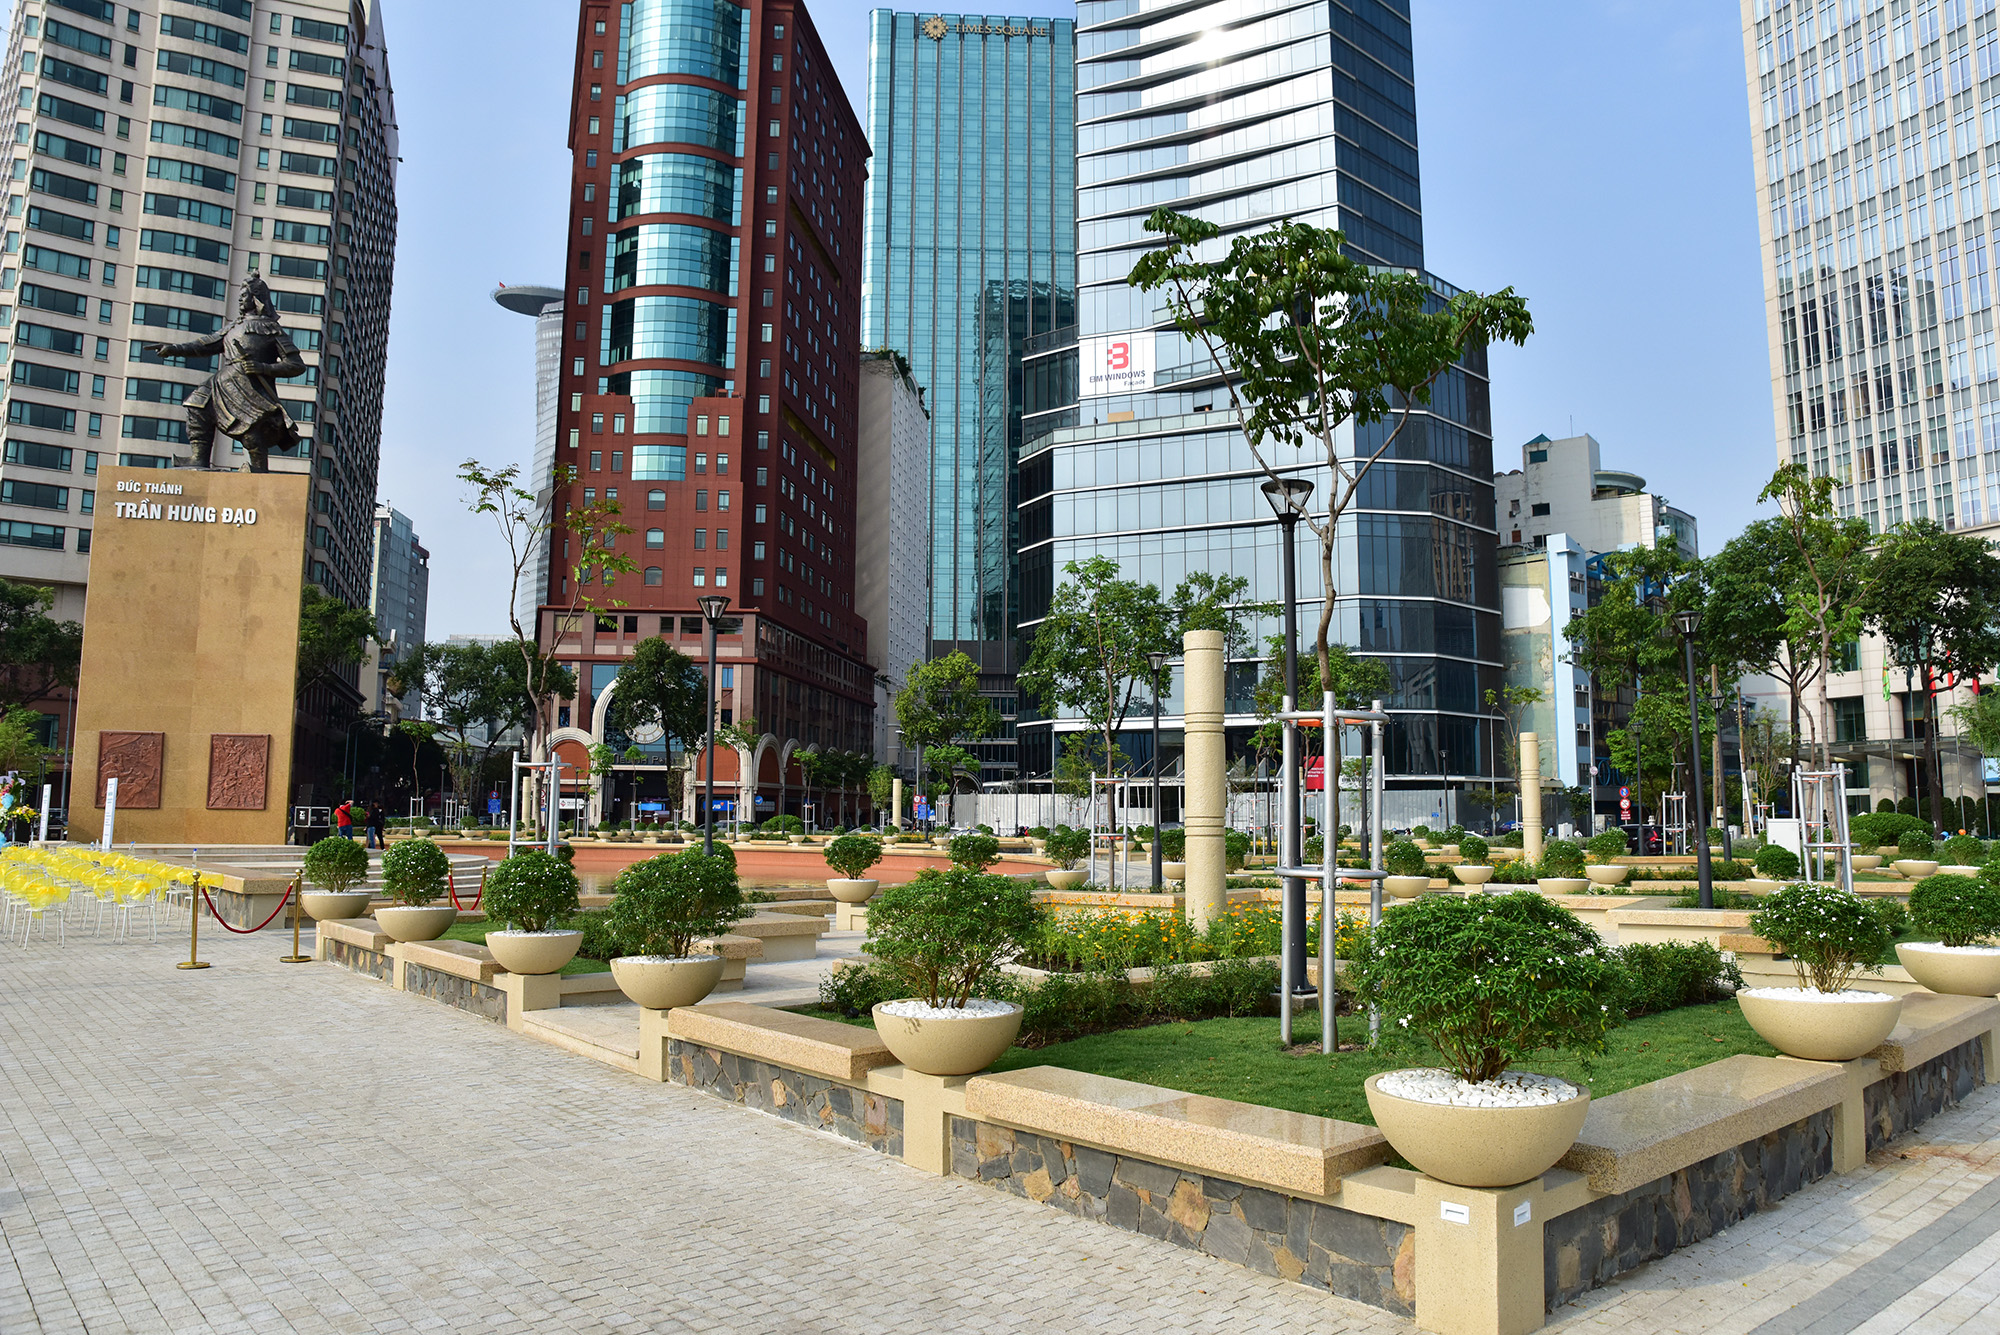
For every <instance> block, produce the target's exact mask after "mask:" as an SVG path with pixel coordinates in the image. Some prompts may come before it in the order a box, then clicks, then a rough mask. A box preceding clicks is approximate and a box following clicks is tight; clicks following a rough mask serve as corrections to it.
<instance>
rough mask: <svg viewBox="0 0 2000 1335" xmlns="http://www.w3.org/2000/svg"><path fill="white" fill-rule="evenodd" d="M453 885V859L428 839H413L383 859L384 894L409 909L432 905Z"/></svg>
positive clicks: (384, 855) (401, 844) (394, 849)
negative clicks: (450, 884)
mask: <svg viewBox="0 0 2000 1335" xmlns="http://www.w3.org/2000/svg"><path fill="white" fill-rule="evenodd" d="M450 881H451V859H450V858H448V857H446V856H445V855H444V850H443V849H442V848H439V847H438V846H437V845H436V844H434V843H431V842H430V841H429V840H427V839H423V840H419V839H411V840H408V841H406V842H404V843H400V844H397V845H396V846H395V847H394V848H392V849H390V850H389V851H388V852H386V853H384V854H383V855H382V893H383V894H385V895H387V896H388V897H389V898H390V899H393V900H395V901H396V902H397V903H398V904H402V905H404V906H406V907H409V908H418V907H421V906H423V905H425V904H428V903H430V902H431V901H432V900H434V899H436V898H437V897H438V896H439V895H441V894H443V893H444V892H445V887H446V886H447V885H448V884H449V883H450Z"/></svg>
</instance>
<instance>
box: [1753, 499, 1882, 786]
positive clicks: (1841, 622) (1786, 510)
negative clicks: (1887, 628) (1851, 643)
mask: <svg viewBox="0 0 2000 1335" xmlns="http://www.w3.org/2000/svg"><path fill="white" fill-rule="evenodd" d="M1757 499H1758V500H1760V501H1776V502H1777V503H1778V510H1779V514H1780V516H1781V518H1782V521H1783V523H1784V526H1785V533H1786V536H1787V537H1789V538H1790V539H1791V541H1792V549H1793V550H1794V551H1795V552H1797V553H1798V564H1797V566H1795V567H1792V571H1791V579H1790V581H1789V583H1787V584H1786V585H1785V587H1784V594H1785V606H1786V608H1787V609H1788V610H1787V614H1786V618H1785V636H1786V638H1787V639H1788V640H1792V641H1804V642H1805V643H1807V644H1809V645H1811V647H1812V654H1813V663H1814V672H1813V706H1814V707H1813V715H1812V721H1813V739H1812V740H1813V750H1814V752H1815V754H1816V755H1817V757H1818V761H1819V765H1820V767H1821V768H1822V769H1825V768H1827V767H1828V766H1829V765H1830V764H1831V761H1830V758H1829V756H1830V752H1829V748H1830V747H1831V746H1832V745H1833V705H1832V704H1831V702H1829V701H1828V699H1827V694H1826V679H1827V675H1828V674H1829V673H1831V672H1832V671H1833V646H1834V645H1836V644H1842V643H1845V642H1846V641H1848V640H1851V639H1853V638H1854V637H1855V636H1856V635H1858V634H1859V633H1860V631H1861V622H1862V610H1861V593H1862V589H1863V588H1864V587H1865V585H1866V583H1867V579H1868V565H1869V554H1868V548H1869V544H1870V543H1871V542H1873V541H1874V538H1873V535H1871V534H1870V533H1869V532H1868V526H1867V525H1866V524H1864V523H1862V522H1861V521H1860V520H1858V519H1842V518H1840V517H1839V516H1838V515H1837V514H1835V513H1834V508H1833V479H1832V478H1830V477H1813V476H1812V475H1811V474H1809V473H1808V472H1807V471H1806V466H1805V465H1804V464H1802V463H1789V464H1785V465H1782V466H1781V467H1780V468H1779V469H1778V471H1777V472H1775V473H1773V474H1771V480H1770V482H1768V483H1766V484H1765V487H1764V490H1763V491H1762V492H1760V493H1759V494H1758V496H1757ZM1774 573H1775V572H1774Z"/></svg>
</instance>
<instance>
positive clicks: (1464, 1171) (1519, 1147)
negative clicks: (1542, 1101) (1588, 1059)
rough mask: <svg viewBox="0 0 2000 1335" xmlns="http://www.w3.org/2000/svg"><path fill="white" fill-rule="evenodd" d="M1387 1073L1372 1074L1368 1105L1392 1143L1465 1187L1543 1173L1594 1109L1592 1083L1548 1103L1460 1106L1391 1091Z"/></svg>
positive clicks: (1422, 1167)
mask: <svg viewBox="0 0 2000 1335" xmlns="http://www.w3.org/2000/svg"><path fill="white" fill-rule="evenodd" d="M1382 1074H1383V1075H1387V1074H1389V1072H1386V1071H1385V1072H1383V1073H1382ZM1381 1079H1382V1076H1381V1075H1371V1076H1369V1077H1368V1082H1367V1084H1366V1086H1365V1088H1366V1090H1367V1092H1368V1111H1369V1112H1371V1113H1373V1114H1374V1115H1375V1125H1376V1127H1377V1128H1378V1129H1380V1131H1381V1132H1382V1134H1383V1136H1384V1137H1386V1138H1387V1139H1388V1141H1389V1144H1390V1147H1391V1148H1393V1149H1394V1150H1395V1151H1396V1153H1398V1154H1400V1155H1402V1156H1403V1157H1404V1158H1405V1159H1408V1160H1409V1161H1410V1162H1411V1163H1413V1164H1415V1165H1416V1166H1417V1168H1418V1170H1419V1171H1421V1172H1424V1173H1428V1174H1429V1175H1430V1176H1432V1177H1434V1178H1436V1179H1437V1180H1438V1181H1440V1182H1449V1183H1451V1184H1452V1185H1453V1186H1459V1187H1511V1186H1513V1185H1515V1184H1516V1183H1519V1182H1526V1181H1527V1180H1528V1179H1530V1178H1533V1177H1539V1176H1541V1175H1542V1174H1543V1173H1546V1172H1547V1171H1548V1170H1549V1169H1551V1168H1553V1167H1555V1166H1556V1162H1557V1161H1558V1160H1560V1159H1561V1158H1562V1157H1563V1155H1565V1154H1567V1153H1569V1147H1570V1146H1572V1145H1574V1144H1575V1143H1576V1137H1577V1133H1578V1132H1579V1131H1581V1130H1583V1118H1584V1114H1586V1113H1588V1112H1589V1111H1590V1091H1589V1090H1587V1089H1585V1090H1580V1091H1579V1093H1578V1094H1577V1096H1576V1097H1575V1098H1573V1099H1570V1100H1568V1101H1567V1102H1564V1103H1551V1104H1547V1105H1545V1106H1542V1107H1529V1108H1457V1107H1452V1106H1450V1105H1448V1104H1440V1103H1419V1102H1418V1101H1416V1100H1415V1099H1403V1098H1397V1097H1396V1096H1395V1095H1394V1094H1384V1093H1383V1092H1382V1091H1381V1090H1380V1089H1378V1088H1376V1084H1377V1082H1378V1081H1380V1080H1381Z"/></svg>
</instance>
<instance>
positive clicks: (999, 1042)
mask: <svg viewBox="0 0 2000 1335" xmlns="http://www.w3.org/2000/svg"><path fill="white" fill-rule="evenodd" d="M887 1004H888V1003H887V1002H881V1003H878V1004H877V1005H876V1006H875V1008H874V1010H873V1011H872V1012H871V1014H873V1015H874V1017H875V1032H876V1034H878V1035H879V1036H880V1037H881V1039H882V1042H883V1044H884V1045H885V1046H886V1047H887V1048H888V1049H889V1051H890V1052H891V1053H893V1054H895V1057H896V1060H897V1061H899V1062H901V1063H903V1065H905V1066H907V1067H909V1068H910V1069H911V1070H912V1071H921V1072H923V1073H924V1074H925V1075H971V1074H972V1073H974V1072H975V1071H983V1070H985V1069H986V1068H987V1067H989V1066H991V1065H992V1064H993V1063H994V1062H996V1061H998V1060H1000V1054H1001V1053H1003V1052H1005V1051H1006V1050H1007V1049H1008V1048H1010V1047H1012V1046H1014V1040H1015V1038H1017V1037H1019V1035H1020V1033H1021V1017H1022V1015H1023V1014H1024V1013H1025V1012H1023V1011H1022V1009H1021V1007H1020V1006H1018V1005H1012V1004H1010V1005H1009V1006H1008V1008H1007V1013H1006V1014H1004V1015H968V1016H965V1017H963V1018H961V1019H951V1020H913V1019H910V1018H909V1017H907V1016H903V1015H888V1014H885V1013H884V1012H883V1010H882V1007H883V1006H885V1005H887Z"/></svg>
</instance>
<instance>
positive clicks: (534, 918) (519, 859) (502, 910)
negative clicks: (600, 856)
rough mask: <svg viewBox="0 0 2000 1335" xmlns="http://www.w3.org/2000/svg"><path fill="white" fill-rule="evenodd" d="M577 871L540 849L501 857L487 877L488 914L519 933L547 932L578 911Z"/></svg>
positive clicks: (530, 849) (484, 902)
mask: <svg viewBox="0 0 2000 1335" xmlns="http://www.w3.org/2000/svg"><path fill="white" fill-rule="evenodd" d="M576 892H577V883H576V871H575V870H574V869H573V868H572V867H571V866H570V865H569V864H568V863H567V862H564V861H563V860H562V859H561V858H559V857H555V856H554V855H552V854H550V853H548V852H547V851H545V850H543V849H539V848H524V849H522V850H520V851H519V852H517V853H515V854H514V856H513V857H511V858H503V859H501V862H500V865H499V866H497V867H495V868H494V869H493V871H492V873H491V874H490V875H488V876H487V878H486V898H485V899H484V900H483V901H482V902H483V904H484V906H485V908H486V916H487V917H489V918H497V919H499V920H500V921H501V922H504V923H506V924H507V926H508V927H510V928H512V929H513V930H515V931H517V932H546V931H548V930H549V928H550V927H552V926H553V925H554V924H556V923H558V922H560V921H562V920H563V919H564V918H567V917H569V916H570V915H571V914H573V913H575V912H576V911H577V894H576Z"/></svg>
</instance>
